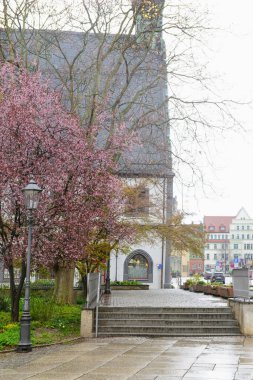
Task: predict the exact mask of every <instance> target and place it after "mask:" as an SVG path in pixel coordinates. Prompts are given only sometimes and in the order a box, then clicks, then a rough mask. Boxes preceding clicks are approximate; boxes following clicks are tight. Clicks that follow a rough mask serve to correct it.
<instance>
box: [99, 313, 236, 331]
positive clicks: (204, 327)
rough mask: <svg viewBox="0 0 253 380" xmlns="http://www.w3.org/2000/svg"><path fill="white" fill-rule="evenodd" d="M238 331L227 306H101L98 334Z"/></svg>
mask: <svg viewBox="0 0 253 380" xmlns="http://www.w3.org/2000/svg"><path fill="white" fill-rule="evenodd" d="M232 335H241V334H240V330H239V326H238V323H237V321H236V320H235V319H234V318H233V315H232V313H231V310H230V308H229V307H218V308H161V307H158V308H155V307H129V308H127V307H119V308H118V307H100V308H99V314H98V336H164V337H166V336H232Z"/></svg>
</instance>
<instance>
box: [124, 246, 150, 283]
mask: <svg viewBox="0 0 253 380" xmlns="http://www.w3.org/2000/svg"><path fill="white" fill-rule="evenodd" d="M124 280H125V281H127V280H137V281H140V282H153V261H152V258H151V256H150V255H149V254H148V253H147V252H145V251H143V250H141V249H137V250H135V251H133V252H131V253H130V255H128V256H127V258H126V260H125V263H124Z"/></svg>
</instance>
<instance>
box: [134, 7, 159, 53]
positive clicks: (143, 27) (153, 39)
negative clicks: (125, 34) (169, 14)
mask: <svg viewBox="0 0 253 380" xmlns="http://www.w3.org/2000/svg"><path fill="white" fill-rule="evenodd" d="M132 6H133V11H134V17H135V24H136V31H135V34H136V41H137V42H138V43H140V44H144V45H146V46H148V47H149V48H151V49H154V50H157V51H161V50H162V48H163V40H162V27H163V16H162V12H163V8H164V0H132Z"/></svg>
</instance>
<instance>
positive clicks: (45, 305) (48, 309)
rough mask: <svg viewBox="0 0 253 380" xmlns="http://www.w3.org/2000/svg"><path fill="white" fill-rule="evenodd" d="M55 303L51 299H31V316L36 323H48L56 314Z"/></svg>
mask: <svg viewBox="0 0 253 380" xmlns="http://www.w3.org/2000/svg"><path fill="white" fill-rule="evenodd" d="M54 309H55V303H54V302H53V300H51V299H44V298H35V297H32V298H31V302H30V314H31V317H32V319H33V320H35V321H41V322H43V321H48V320H49V319H50V318H52V316H53V314H54Z"/></svg>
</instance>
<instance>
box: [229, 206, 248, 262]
mask: <svg viewBox="0 0 253 380" xmlns="http://www.w3.org/2000/svg"><path fill="white" fill-rule="evenodd" d="M230 262H231V266H232V267H234V268H240V267H243V266H249V267H250V266H252V263H253V219H251V218H250V216H249V215H248V213H247V212H246V210H245V209H244V208H241V210H240V211H239V212H238V214H237V215H236V217H235V218H234V219H233V220H232V223H231V224H230Z"/></svg>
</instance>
